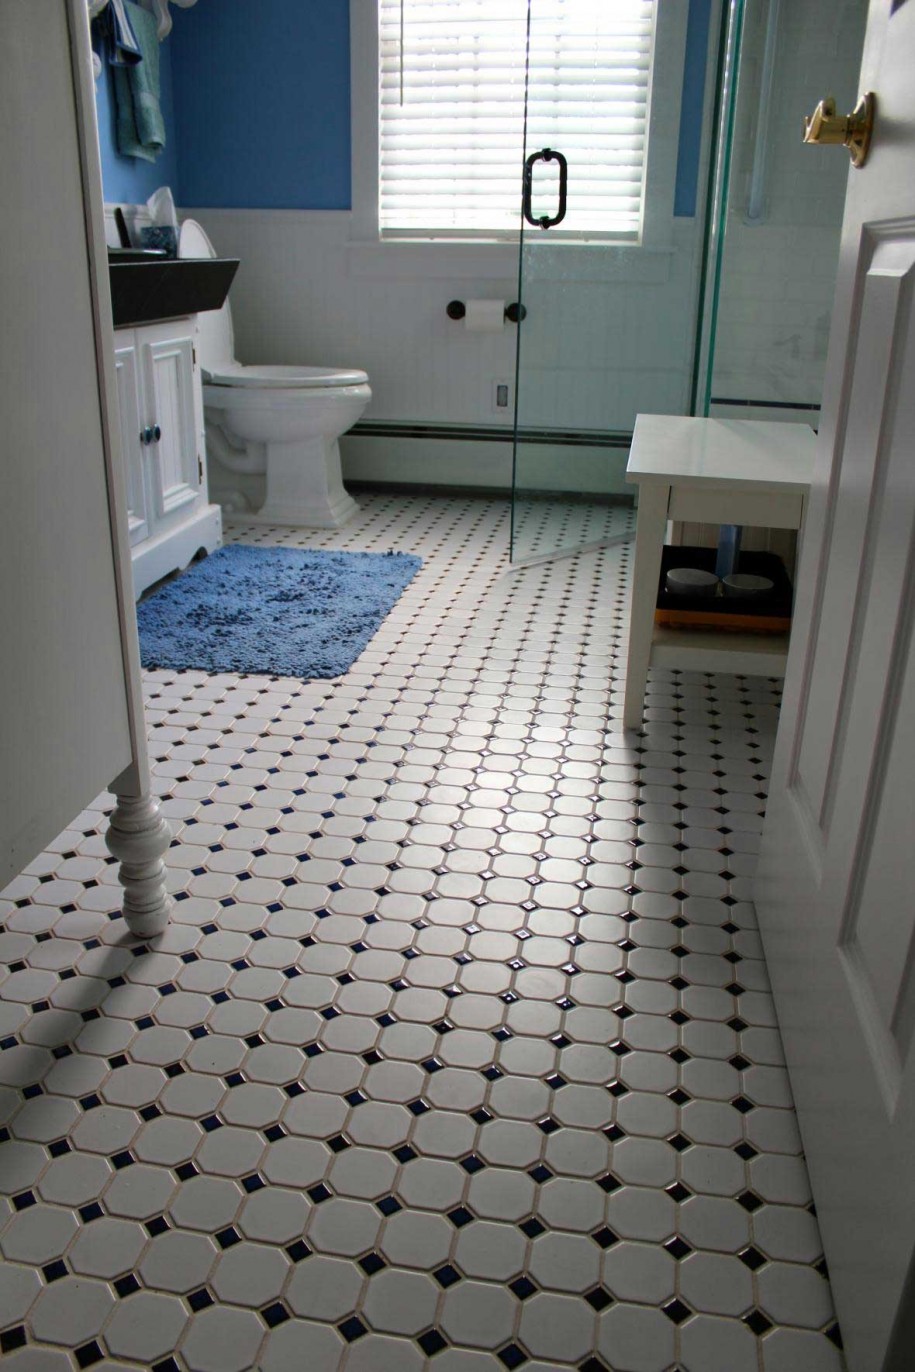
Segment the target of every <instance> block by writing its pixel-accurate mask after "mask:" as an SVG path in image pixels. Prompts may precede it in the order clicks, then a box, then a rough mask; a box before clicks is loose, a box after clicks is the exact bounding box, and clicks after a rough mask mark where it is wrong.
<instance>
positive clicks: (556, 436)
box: [350, 419, 632, 450]
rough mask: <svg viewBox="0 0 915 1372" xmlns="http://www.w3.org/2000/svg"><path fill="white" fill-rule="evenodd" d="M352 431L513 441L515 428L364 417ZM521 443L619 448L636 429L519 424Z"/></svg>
mask: <svg viewBox="0 0 915 1372" xmlns="http://www.w3.org/2000/svg"><path fill="white" fill-rule="evenodd" d="M350 433H351V434H353V435H354V436H355V437H357V438H444V439H451V440H454V439H457V440H459V441H461V442H464V443H512V442H514V438H515V431H514V429H513V428H512V427H511V425H506V424H435V423H431V422H426V421H422V420H405V421H398V420H386V419H361V420H360V421H359V423H358V424H354V425H353V427H352V428H351V429H350ZM518 442H519V443H545V444H550V445H555V446H557V447H564V448H616V449H627V450H628V448H630V447H631V445H632V433H631V432H625V431H611V432H601V431H599V430H594V429H532V428H519V430H518Z"/></svg>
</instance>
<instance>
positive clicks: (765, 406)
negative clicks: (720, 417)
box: [709, 395, 820, 414]
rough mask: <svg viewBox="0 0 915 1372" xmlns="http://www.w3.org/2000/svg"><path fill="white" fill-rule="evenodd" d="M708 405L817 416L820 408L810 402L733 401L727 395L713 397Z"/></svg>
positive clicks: (732, 398)
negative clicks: (798, 412)
mask: <svg viewBox="0 0 915 1372" xmlns="http://www.w3.org/2000/svg"><path fill="white" fill-rule="evenodd" d="M709 404H710V405H734V406H739V407H741V408H742V409H745V410H804V411H806V412H808V413H811V412H813V413H815V414H819V412H820V407H819V405H818V404H815V403H813V402H812V401H801V400H745V399H743V398H741V399H739V400H735V399H734V397H733V396H729V395H713V396H712V398H711V400H710V401H709Z"/></svg>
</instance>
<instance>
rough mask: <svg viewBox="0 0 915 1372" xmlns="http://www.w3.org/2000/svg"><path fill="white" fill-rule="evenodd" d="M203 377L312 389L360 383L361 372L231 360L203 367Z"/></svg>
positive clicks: (223, 382)
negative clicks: (255, 363) (212, 367)
mask: <svg viewBox="0 0 915 1372" xmlns="http://www.w3.org/2000/svg"><path fill="white" fill-rule="evenodd" d="M203 376H204V380H205V381H207V382H208V383H209V384H210V385H212V386H259V387H263V388H265V389H267V390H270V389H274V388H275V389H280V388H282V389H285V390H293V389H295V390H298V389H299V388H304V389H307V390H315V389H318V388H319V387H320V388H323V387H326V386H364V385H366V383H367V382H368V375H367V374H366V373H365V372H361V371H357V370H355V369H352V368H339V369H335V368H333V367H289V366H279V367H273V366H253V367H248V366H244V365H243V364H242V363H241V362H235V363H233V364H232V365H230V366H220V367H216V368H215V369H213V370H210V369H208V368H207V367H204V368H203Z"/></svg>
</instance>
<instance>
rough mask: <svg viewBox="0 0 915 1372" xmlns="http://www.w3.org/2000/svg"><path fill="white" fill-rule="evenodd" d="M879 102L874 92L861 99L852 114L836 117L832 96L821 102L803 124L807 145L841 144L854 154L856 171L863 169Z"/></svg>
mask: <svg viewBox="0 0 915 1372" xmlns="http://www.w3.org/2000/svg"><path fill="white" fill-rule="evenodd" d="M875 106H876V100H875V97H874V93H873V91H868V92H867V93H866V94H865V95H862V96H861V99H860V100H859V101H858V103H857V105H856V106H855V108H854V109H853V110H852V112H851V114H846V115H841V114H838V115H837V114H836V102H835V100H833V98H832V96H827V98H826V99H825V100H821V101H820V103H819V104H818V105H817V107H816V109H815V110H814V112H813V114H812V115H811V116H810V118H809V119H805V120H804V142H805V143H815V144H822V143H842V144H843V145H844V146H845V147H846V148H848V151H849V152H850V154H851V164H852V166H853V167H863V166H864V163H865V162H866V161H867V154H868V151H869V149H870V145H871V135H872V134H873V131H874V109H875Z"/></svg>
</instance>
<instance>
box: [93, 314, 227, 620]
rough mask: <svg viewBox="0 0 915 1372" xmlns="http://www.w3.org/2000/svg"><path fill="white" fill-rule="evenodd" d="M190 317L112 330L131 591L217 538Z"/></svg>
mask: <svg viewBox="0 0 915 1372" xmlns="http://www.w3.org/2000/svg"><path fill="white" fill-rule="evenodd" d="M195 334H196V318H195V317H193V316H191V317H189V318H186V319H174V320H169V321H166V322H164V323H156V324H143V325H138V326H137V327H135V328H128V329H117V330H115V335H114V339H115V371H116V375H117V394H118V408H119V415H120V424H121V451H122V453H123V455H124V466H125V477H126V485H127V504H128V512H129V513H128V528H129V536H130V544H131V559H132V562H133V584H134V594H135V595H136V596H140V595H141V594H142V592H143V591H145V590H146V588H147V587H148V586H151V585H152V584H153V582H155V581H158V580H160V578H161V577H163V576H167V575H168V573H169V572H174V571H178V570H179V569H180V568H182V567H186V566H187V564H188V563H189V562H190V561H191V559H192V558H193V557H194V555H195V554H196V553H198V552H200V551H201V550H206V551H207V552H212V551H213V549H214V548H216V547H218V545H219V543H220V542H221V539H222V519H221V513H220V509H219V506H218V505H211V504H210V503H209V501H208V499H207V482H206V466H205V464H204V452H205V448H204V432H203V397H202V392H201V381H200V368H199V366H198V364H197V355H196V349H195V341H194V340H195Z"/></svg>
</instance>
